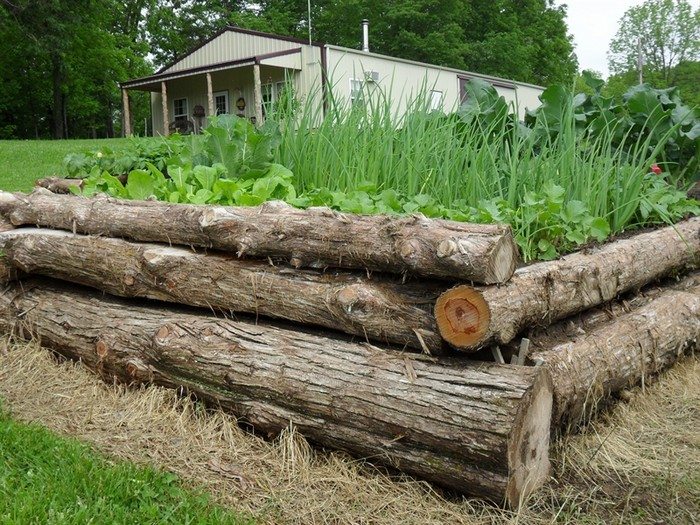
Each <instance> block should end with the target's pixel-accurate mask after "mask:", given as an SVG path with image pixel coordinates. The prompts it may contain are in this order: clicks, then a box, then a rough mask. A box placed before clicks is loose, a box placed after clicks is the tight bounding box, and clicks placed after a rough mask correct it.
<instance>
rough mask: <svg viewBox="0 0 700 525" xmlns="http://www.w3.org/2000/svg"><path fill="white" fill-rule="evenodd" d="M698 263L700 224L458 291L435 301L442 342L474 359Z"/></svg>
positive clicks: (662, 231) (533, 267)
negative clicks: (527, 331)
mask: <svg viewBox="0 0 700 525" xmlns="http://www.w3.org/2000/svg"><path fill="white" fill-rule="evenodd" d="M699 261H700V217H694V218H692V219H688V220H686V221H683V222H680V223H678V224H676V225H674V226H668V227H665V228H661V229H658V230H655V231H651V232H647V233H641V234H639V235H634V236H632V237H629V238H627V239H621V240H618V241H615V242H611V243H609V244H605V245H603V246H601V247H600V248H597V249H592V250H588V251H583V252H576V253H573V254H571V255H567V256H565V257H562V258H561V259H558V260H556V261H551V262H543V263H536V264H532V265H530V266H526V267H523V268H520V269H518V271H517V272H515V275H514V276H513V278H512V279H511V280H510V281H508V282H507V283H505V284H503V285H500V286H488V287H471V286H467V285H461V286H458V287H456V288H453V289H451V290H448V291H447V292H445V293H444V294H442V295H441V296H440V297H439V298H438V300H437V302H436V305H435V318H436V321H437V325H438V330H439V331H440V334H441V335H442V337H443V338H444V339H445V340H446V341H447V342H448V343H450V344H451V345H453V346H454V347H455V348H457V349H459V350H462V351H465V352H473V351H475V350H477V349H478V348H479V347H481V346H484V345H486V344H488V343H492V342H495V343H499V344H502V343H508V342H509V341H511V340H512V339H513V338H514V337H515V336H516V334H518V333H519V332H520V331H521V330H523V329H524V328H531V327H536V326H542V325H548V324H551V323H552V322H554V321H557V320H559V319H563V318H565V317H568V316H570V315H573V314H575V313H578V312H581V311H583V310H586V309H588V308H591V307H594V306H598V305H600V304H602V303H604V302H607V301H610V300H612V299H614V298H615V297H616V296H617V295H618V294H620V293H622V292H625V291H628V290H633V289H638V288H641V287H642V286H644V285H645V284H647V283H649V282H651V281H653V280H655V279H658V278H660V277H663V276H664V275H667V274H669V273H671V272H673V271H676V270H682V269H684V268H685V267H687V266H689V265H693V264H697V263H698V262H699Z"/></svg>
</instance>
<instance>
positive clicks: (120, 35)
mask: <svg viewBox="0 0 700 525" xmlns="http://www.w3.org/2000/svg"><path fill="white" fill-rule="evenodd" d="M138 3H139V2H133V3H131V2H130V3H128V4H129V5H124V3H123V2H117V1H116V0H94V1H91V2H87V3H84V2H83V3H81V2H73V1H69V0H38V1H29V0H17V1H13V2H4V3H0V39H1V40H2V42H3V53H2V54H0V74H1V75H2V78H3V84H2V89H1V90H0V128H2V129H4V130H5V133H4V135H5V138H11V137H22V138H29V137H31V138H39V137H50V136H52V137H54V138H66V137H68V136H69V135H70V136H90V135H93V136H94V135H98V134H99V135H100V136H113V135H114V134H115V131H116V130H115V128H114V120H115V113H116V110H117V108H119V107H120V95H119V89H118V86H117V81H118V80H123V79H125V78H129V77H133V76H140V75H142V74H146V73H148V72H150V67H149V65H148V63H147V61H146V58H145V57H146V54H147V52H148V48H147V46H146V45H145V42H144V41H143V39H142V36H141V32H140V28H141V26H140V18H139V17H140V16H141V12H140V11H134V12H135V13H136V14H137V15H138V17H136V18H135V19H134V20H131V19H130V18H128V15H129V13H130V10H131V9H132V8H133V6H132V5H131V4H138ZM145 102H146V101H145V100H144V99H143V98H139V97H136V98H135V100H134V108H133V109H134V116H135V118H136V119H137V122H138V121H139V120H140V121H142V120H143V112H144V110H146V104H145ZM8 125H9V126H12V128H8ZM8 131H9V132H11V135H10V134H9V133H8ZM8 135H9V136H8Z"/></svg>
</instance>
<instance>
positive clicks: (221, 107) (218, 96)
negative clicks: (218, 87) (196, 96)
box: [214, 91, 229, 115]
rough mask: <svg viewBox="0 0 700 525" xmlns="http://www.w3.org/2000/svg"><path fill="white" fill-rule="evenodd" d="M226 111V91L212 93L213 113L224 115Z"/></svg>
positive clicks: (227, 107)
mask: <svg viewBox="0 0 700 525" xmlns="http://www.w3.org/2000/svg"><path fill="white" fill-rule="evenodd" d="M228 112H229V106H228V91H219V92H217V93H214V113H215V114H216V115H226V114H227V113H228Z"/></svg>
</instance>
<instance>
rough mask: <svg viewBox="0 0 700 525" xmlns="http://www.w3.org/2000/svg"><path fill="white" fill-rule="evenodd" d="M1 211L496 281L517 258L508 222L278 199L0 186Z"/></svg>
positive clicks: (32, 220) (175, 239) (321, 262)
mask: <svg viewBox="0 0 700 525" xmlns="http://www.w3.org/2000/svg"><path fill="white" fill-rule="evenodd" d="M0 212H2V213H4V214H6V215H9V216H10V217H11V218H12V222H13V223H14V224H16V225H20V224H36V225H40V226H48V227H52V228H59V229H65V230H75V231H78V232H81V233H90V234H99V235H107V236H110V237H130V238H132V239H134V240H138V241H149V242H150V241H155V242H168V243H174V244H184V245H197V246H205V247H212V248H216V249H219V250H223V251H229V252H236V253H237V254H238V256H239V257H240V256H243V255H248V256H251V257H262V258H267V257H274V258H279V259H282V260H285V261H289V262H290V263H291V264H292V265H293V266H295V267H311V268H325V267H341V268H362V269H364V268H367V269H369V270H377V271H387V272H393V273H404V272H410V273H415V274H417V275H422V276H426V277H437V278H442V279H449V280H453V281H454V280H468V281H474V282H483V283H497V282H502V281H505V280H507V279H508V278H509V277H510V276H511V275H512V273H513V269H514V267H515V262H516V259H517V247H516V245H515V242H514V241H513V237H512V234H511V230H510V227H509V226H504V225H480V224H478V225H477V224H466V223H460V222H453V221H444V220H432V219H426V218H425V217H423V216H417V215H416V216H411V217H400V216H392V215H352V214H342V213H338V212H335V211H332V210H330V209H328V208H311V209H309V210H298V209H295V208H292V207H291V206H289V205H287V204H284V203H283V202H279V201H273V202H267V203H265V204H263V205H261V206H257V207H223V206H195V205H188V204H168V203H163V202H149V201H126V200H117V199H108V198H104V197H102V198H94V199H84V198H77V197H62V196H53V197H52V196H50V195H44V194H37V193H34V194H32V195H23V194H15V195H12V194H9V193H0Z"/></svg>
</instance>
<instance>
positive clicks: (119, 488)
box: [0, 408, 252, 525]
mask: <svg viewBox="0 0 700 525" xmlns="http://www.w3.org/2000/svg"><path fill="white" fill-rule="evenodd" d="M1 410H2V409H1V408H0V524H3V525H4V524H34V523H36V524H42V525H43V524H61V525H63V524H81V525H82V524H86V523H105V524H107V523H109V524H120V523H125V524H126V523H128V524H132V523H139V524H146V523H166V524H167V523H173V524H208V523H212V524H214V523H216V524H222V523H223V524H226V523H230V524H239V523H240V524H243V523H252V520H250V519H248V518H244V517H242V516H239V515H236V514H234V513H232V512H230V511H227V510H224V509H222V508H221V507H218V506H216V505H214V504H213V503H212V502H211V500H210V498H209V497H208V496H207V495H205V494H202V493H197V492H193V491H189V490H185V489H184V488H182V487H181V486H180V483H179V481H178V479H177V478H176V476H174V475H172V474H169V473H166V472H160V471H156V470H153V469H151V468H144V467H138V466H135V465H133V464H130V463H125V462H112V461H109V460H107V459H105V458H103V457H101V456H99V455H97V454H95V453H94V452H92V451H91V450H90V449H89V448H88V447H87V446H85V445H83V444H81V443H79V442H77V441H75V440H73V439H66V438H62V437H58V436H56V435H54V434H52V433H51V432H49V431H48V430H46V429H44V428H42V427H39V426H37V425H27V424H23V423H18V422H16V421H13V420H12V419H11V418H9V417H8V415H7V414H6V413H3V412H2V411H1Z"/></svg>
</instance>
